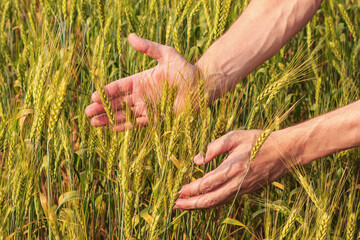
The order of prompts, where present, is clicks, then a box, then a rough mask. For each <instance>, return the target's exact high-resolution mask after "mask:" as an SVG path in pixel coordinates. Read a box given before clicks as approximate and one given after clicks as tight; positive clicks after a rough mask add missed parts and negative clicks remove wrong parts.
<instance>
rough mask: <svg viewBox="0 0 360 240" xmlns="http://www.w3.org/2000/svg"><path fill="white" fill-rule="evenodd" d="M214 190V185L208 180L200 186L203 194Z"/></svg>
mask: <svg viewBox="0 0 360 240" xmlns="http://www.w3.org/2000/svg"><path fill="white" fill-rule="evenodd" d="M211 189H212V183H211V182H210V181H209V180H208V179H204V180H203V181H202V183H201V185H200V191H201V192H208V191H210V190H211Z"/></svg>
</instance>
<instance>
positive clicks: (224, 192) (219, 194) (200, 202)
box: [174, 181, 235, 210]
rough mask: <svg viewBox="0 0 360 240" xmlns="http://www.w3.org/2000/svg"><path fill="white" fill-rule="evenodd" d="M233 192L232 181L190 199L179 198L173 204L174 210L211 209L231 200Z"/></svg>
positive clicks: (233, 195)
mask: <svg viewBox="0 0 360 240" xmlns="http://www.w3.org/2000/svg"><path fill="white" fill-rule="evenodd" d="M234 190H235V188H234V181H228V182H226V183H224V184H223V185H221V186H219V187H217V188H216V189H214V190H213V191H211V192H208V193H205V194H202V195H198V196H194V197H190V198H179V199H178V200H176V202H175V206H174V209H189V210H190V209H203V208H212V207H215V206H218V205H220V204H223V203H226V202H228V201H230V200H231V199H233V198H234V197H235V194H234Z"/></svg>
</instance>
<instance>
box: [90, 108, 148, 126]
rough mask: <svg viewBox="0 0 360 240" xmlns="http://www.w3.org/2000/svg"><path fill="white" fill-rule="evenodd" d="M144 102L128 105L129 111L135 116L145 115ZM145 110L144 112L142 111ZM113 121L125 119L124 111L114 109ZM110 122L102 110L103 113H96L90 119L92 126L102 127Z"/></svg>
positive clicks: (121, 121)
mask: <svg viewBox="0 0 360 240" xmlns="http://www.w3.org/2000/svg"><path fill="white" fill-rule="evenodd" d="M144 105H145V104H138V106H133V107H130V109H131V111H132V112H133V113H134V114H135V115H134V116H135V117H136V118H138V117H145V116H146V106H144ZM144 111H145V112H144ZM115 121H116V123H117V124H118V123H123V122H125V121H126V115H125V113H124V111H120V110H118V111H116V112H115ZM109 123H110V120H109V117H108V115H107V114H106V113H105V112H104V113H103V114H100V115H96V116H95V117H93V118H92V119H91V124H92V125H93V126H94V127H102V126H106V125H108V124H109Z"/></svg>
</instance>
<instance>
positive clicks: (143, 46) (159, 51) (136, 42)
mask: <svg viewBox="0 0 360 240" xmlns="http://www.w3.org/2000/svg"><path fill="white" fill-rule="evenodd" d="M128 40H129V43H130V45H131V46H132V47H133V48H134V49H135V50H136V51H138V52H142V53H145V54H146V55H148V56H150V57H152V58H155V59H156V60H158V61H160V60H161V59H162V58H163V56H164V54H165V52H166V51H167V50H168V49H169V48H170V47H168V46H165V45H162V44H159V43H156V42H152V41H149V40H146V39H143V38H141V37H138V36H137V35H136V34H135V33H131V34H130V35H129V37H128Z"/></svg>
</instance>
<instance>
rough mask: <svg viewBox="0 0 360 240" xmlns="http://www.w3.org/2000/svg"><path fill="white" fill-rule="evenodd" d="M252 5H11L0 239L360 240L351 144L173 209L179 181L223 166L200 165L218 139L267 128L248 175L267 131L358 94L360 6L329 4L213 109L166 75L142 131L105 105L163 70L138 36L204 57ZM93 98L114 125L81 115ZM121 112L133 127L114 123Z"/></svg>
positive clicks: (2, 84) (5, 31) (2, 35)
mask: <svg viewBox="0 0 360 240" xmlns="http://www.w3.org/2000/svg"><path fill="white" fill-rule="evenodd" d="M248 2H249V1H247V0H241V1H231V0H189V1H184V0H174V1H168V0H166V1H164V0H161V1H155V0H149V1H144V0H141V1H134V0H128V1H122V0H107V1H105V0H59V1H52V0H14V1H11V0H1V1H0V9H1V10H0V26H1V28H0V29H1V32H0V46H1V47H0V239H360V231H359V229H360V192H359V189H360V185H359V184H360V182H359V173H360V165H359V163H360V155H359V149H357V148H355V149H349V150H346V151H342V152H339V153H337V154H334V155H331V156H328V157H324V158H322V159H319V160H317V161H314V162H313V163H311V164H308V165H306V166H304V167H296V168H294V169H293V170H292V171H291V173H289V174H287V175H286V176H284V177H283V178H281V179H279V180H277V181H276V182H273V183H272V184H270V185H268V186H266V187H262V188H261V189H259V190H257V191H256V192H253V193H250V194H245V195H240V194H238V195H237V198H235V199H234V200H233V201H232V202H230V203H227V204H224V205H222V206H221V207H216V208H211V209H205V210H193V211H188V210H186V211H180V210H174V209H173V207H174V204H175V201H176V200H177V198H178V196H179V194H178V192H179V190H180V188H181V186H182V185H183V184H185V183H189V182H191V181H194V180H196V179H198V178H200V177H202V176H203V175H204V174H205V173H207V172H209V171H211V170H213V169H215V168H216V167H217V166H219V165H220V164H221V162H222V160H223V159H224V158H225V157H226V154H222V155H220V157H217V158H216V159H215V160H214V161H211V162H210V163H208V164H206V165H203V166H198V165H196V164H194V161H193V160H194V157H195V155H197V154H198V153H199V152H202V151H204V150H206V148H207V145H208V144H209V143H210V142H211V141H213V140H215V139H217V138H219V137H220V136H222V135H224V134H225V133H227V132H229V131H231V130H245V129H259V130H261V134H260V135H259V136H260V137H259V139H258V140H257V141H256V144H255V147H254V148H253V150H252V152H251V156H250V159H249V160H250V162H249V165H248V167H249V169H251V166H252V164H253V163H254V161H256V158H255V156H256V154H257V153H258V151H259V149H260V148H261V146H262V144H263V143H264V142H265V141H266V140H267V138H268V137H269V135H270V134H271V132H273V131H276V130H279V129H283V128H285V127H287V126H291V125H294V124H296V123H300V122H302V121H304V120H306V119H310V118H312V117H315V116H317V115H319V114H321V113H325V112H328V111H330V110H333V109H336V108H339V107H341V106H344V105H346V104H348V103H351V102H353V101H355V100H358V99H359V86H360V79H359V76H360V74H359V69H360V61H359V56H360V42H359V39H360V34H359V33H360V18H359V16H360V3H359V2H358V1H348V0H341V1H337V2H335V1H332V0H329V1H324V2H323V3H322V5H321V7H320V9H319V10H318V11H317V13H316V15H315V16H314V17H313V18H312V20H311V21H310V22H309V23H308V24H307V26H306V27H305V28H304V29H303V30H302V31H300V32H299V33H298V34H297V35H296V36H295V37H294V38H293V39H292V40H291V41H290V42H288V43H287V44H286V45H285V46H284V47H283V48H282V49H281V50H280V51H279V52H278V53H277V54H276V55H275V56H274V57H272V58H271V59H269V60H268V61H266V62H265V63H263V64H262V65H261V66H260V67H258V68H257V69H255V70H254V71H253V72H252V73H251V74H250V75H248V76H247V77H246V79H244V80H243V81H241V82H240V83H239V84H238V85H236V86H235V87H234V88H233V89H232V90H231V91H230V92H228V93H227V94H224V95H223V96H222V97H221V98H219V99H217V100H215V101H214V102H212V103H211V104H208V103H209V98H210V96H209V95H208V94H207V93H206V91H205V90H204V89H205V86H204V83H203V81H202V79H201V78H199V79H197V81H198V83H197V84H196V86H194V87H193V88H192V91H189V92H188V96H186V99H187V100H186V103H185V104H184V107H183V108H184V110H183V111H181V112H175V111H173V108H174V105H175V104H176V96H177V92H178V88H179V86H177V85H176V84H168V83H167V82H166V81H165V83H164V84H162V85H161V89H160V90H159V92H158V96H159V99H158V101H153V99H150V98H149V99H146V106H144V111H146V112H147V114H148V124H147V126H139V124H138V123H139V122H137V121H139V118H136V116H135V115H134V113H133V111H132V107H131V104H128V103H127V100H126V95H124V96H122V97H123V99H122V100H121V101H122V102H123V107H122V110H123V111H120V110H119V109H116V108H114V107H113V106H112V99H109V98H108V96H107V93H106V91H105V89H104V86H105V85H107V84H109V83H110V82H112V81H114V80H117V79H121V78H124V79H125V78H126V77H128V76H131V75H133V74H136V73H139V72H141V71H144V70H146V69H151V68H152V67H154V66H156V64H157V61H156V60H154V59H152V58H150V57H148V56H146V55H145V54H142V53H139V52H137V51H135V50H134V49H133V48H132V47H131V46H130V45H129V43H128V40H127V37H128V36H129V35H130V34H131V33H136V34H137V35H138V36H140V37H142V38H145V39H148V40H151V41H154V42H158V43H161V44H165V45H169V46H172V47H174V49H176V50H177V51H178V52H179V53H180V54H181V55H183V56H184V57H185V59H186V60H188V61H189V62H191V63H195V62H196V61H197V60H198V59H199V58H200V56H201V55H202V54H203V53H204V52H205V51H206V49H207V48H208V47H209V46H210V45H211V43H213V42H214V41H215V40H216V39H217V38H219V37H220V36H221V35H222V34H223V33H224V32H225V31H226V29H228V27H229V26H230V25H231V24H232V23H233V22H234V21H235V20H236V19H237V17H238V16H239V15H240V14H241V12H242V11H244V9H245V8H246V6H247V4H248ZM250 40H251V39H249V41H250ZM180 74H181V73H180ZM95 91H97V93H98V97H99V99H100V101H101V104H102V106H103V108H104V110H105V112H106V116H107V117H105V116H104V117H105V118H106V119H107V120H108V123H110V125H106V126H102V127H93V126H92V124H91V123H93V122H91V121H95V120H94V119H93V120H90V119H89V118H88V117H87V116H86V115H85V108H86V106H87V105H89V104H90V103H91V98H92V93H93V92H95ZM124 99H125V100H124ZM128 101H130V100H128ZM121 114H122V115H124V117H126V119H128V120H129V121H128V122H126V123H124V124H118V123H117V122H116V121H115V119H116V116H118V115H121ZM140 121H141V119H140ZM140 125H141V124H140ZM129 126H132V129H129ZM116 128H118V130H121V131H114V130H115V129H116ZM245 178H246V176H245ZM239 190H240V189H239ZM239 192H240V191H239Z"/></svg>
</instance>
